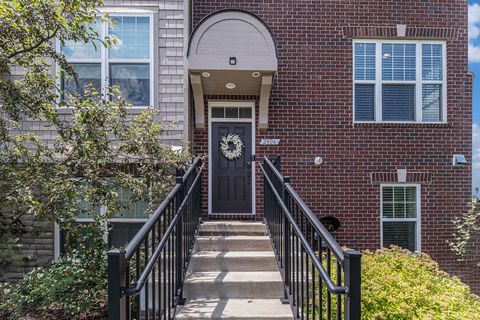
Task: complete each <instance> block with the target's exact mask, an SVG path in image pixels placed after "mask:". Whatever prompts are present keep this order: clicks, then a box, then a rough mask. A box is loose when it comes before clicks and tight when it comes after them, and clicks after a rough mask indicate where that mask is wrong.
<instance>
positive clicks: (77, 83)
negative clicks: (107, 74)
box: [62, 63, 101, 99]
mask: <svg viewBox="0 0 480 320" xmlns="http://www.w3.org/2000/svg"><path fill="white" fill-rule="evenodd" d="M72 67H73V69H74V70H75V72H76V73H77V78H74V77H68V78H67V76H66V75H63V77H62V92H63V99H67V98H68V94H75V93H79V94H81V95H82V94H83V93H84V89H85V86H86V85H91V86H93V88H95V89H96V90H97V91H98V92H100V90H101V67H100V64H99V63H73V64H72Z"/></svg>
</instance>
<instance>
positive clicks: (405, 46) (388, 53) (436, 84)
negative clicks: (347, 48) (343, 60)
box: [353, 40, 446, 123]
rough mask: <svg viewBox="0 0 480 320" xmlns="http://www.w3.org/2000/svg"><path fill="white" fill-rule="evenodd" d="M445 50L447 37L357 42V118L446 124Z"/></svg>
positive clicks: (374, 120) (355, 98)
mask: <svg viewBox="0 0 480 320" xmlns="http://www.w3.org/2000/svg"><path fill="white" fill-rule="evenodd" d="M445 54H446V51H445V42H442V41H399V40H378V41H376V40H356V41H354V43H353V59H354V61H353V64H354V68H353V73H354V74H353V79H354V94H353V106H354V110H353V113H354V121H355V122H380V123H385V122H386V123H392V122H400V123H443V122H446V106H445V101H446V88H445V87H446V59H445Z"/></svg>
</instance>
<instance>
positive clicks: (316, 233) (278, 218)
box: [260, 157, 361, 320]
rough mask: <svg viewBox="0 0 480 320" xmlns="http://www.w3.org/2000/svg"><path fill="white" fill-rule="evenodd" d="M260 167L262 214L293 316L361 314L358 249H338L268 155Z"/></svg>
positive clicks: (347, 316)
mask: <svg viewBox="0 0 480 320" xmlns="http://www.w3.org/2000/svg"><path fill="white" fill-rule="evenodd" d="M277 163H278V162H277ZM260 167H261V170H262V172H263V180H264V184H263V191H264V219H265V222H266V224H267V228H268V231H269V234H270V237H271V239H272V245H273V247H274V251H275V254H276V257H277V261H278V263H279V266H280V269H281V272H282V276H283V279H284V283H285V297H284V298H285V301H288V302H290V304H291V305H292V307H293V309H294V312H295V315H296V318H298V319H332V317H333V318H334V319H338V320H339V319H342V318H343V319H349V320H357V319H360V317H361V305H360V288H361V285H360V282H361V254H360V253H359V252H357V251H354V250H343V249H342V247H341V246H340V245H339V244H338V242H337V241H336V240H335V238H334V237H333V236H332V235H331V234H330V233H329V232H328V231H327V229H326V228H325V227H324V226H323V225H322V224H321V223H320V221H319V220H318V218H317V217H316V215H315V214H314V213H313V212H312V210H310V208H309V207H308V206H307V205H306V204H305V202H304V201H303V200H302V198H301V197H300V196H299V195H298V193H297V192H296V191H295V190H294V188H293V187H292V186H291V184H290V179H289V177H284V176H283V175H282V174H281V173H280V171H279V169H278V168H277V167H276V166H275V165H274V164H273V163H272V162H271V161H270V160H269V159H268V158H266V157H265V158H264V160H263V163H262V164H261V165H260ZM332 265H333V268H332ZM332 295H334V296H335V302H334V303H333V304H332Z"/></svg>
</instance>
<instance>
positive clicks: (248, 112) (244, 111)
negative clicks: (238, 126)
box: [239, 108, 252, 119]
mask: <svg viewBox="0 0 480 320" xmlns="http://www.w3.org/2000/svg"><path fill="white" fill-rule="evenodd" d="M239 112H240V118H245V119H248V118H251V117H252V108H240V111H239Z"/></svg>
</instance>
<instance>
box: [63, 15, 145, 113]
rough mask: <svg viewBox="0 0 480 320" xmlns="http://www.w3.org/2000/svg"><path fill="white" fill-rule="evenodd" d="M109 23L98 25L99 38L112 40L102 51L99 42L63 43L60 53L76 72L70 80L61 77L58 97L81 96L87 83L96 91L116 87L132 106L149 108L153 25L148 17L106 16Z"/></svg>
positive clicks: (99, 23) (102, 47)
mask: <svg viewBox="0 0 480 320" xmlns="http://www.w3.org/2000/svg"><path fill="white" fill-rule="evenodd" d="M109 15H110V20H111V21H112V24H108V23H106V22H98V23H97V24H96V25H95V28H96V29H97V32H98V34H99V36H101V37H104V36H106V35H108V36H110V37H112V38H114V39H116V44H115V45H113V46H111V47H109V48H105V47H104V46H103V45H101V44H100V43H95V44H92V43H87V44H85V43H78V42H73V41H70V42H67V43H65V45H64V46H62V47H61V52H62V53H63V54H64V55H65V57H66V58H67V60H68V62H69V63H70V64H71V65H72V66H73V68H74V69H75V71H76V73H77V78H76V79H74V78H73V77H72V78H68V77H65V76H64V75H62V76H61V89H62V98H63V99H67V98H68V94H69V93H80V94H82V93H83V88H84V86H85V85H87V84H90V85H91V86H93V87H94V88H95V89H97V90H98V91H99V92H100V90H102V89H103V88H106V87H108V86H117V87H118V88H119V89H120V91H121V95H122V96H123V97H124V98H126V99H127V100H128V101H129V102H130V103H131V104H132V105H133V106H135V107H148V106H151V105H153V81H152V79H153V26H152V20H153V19H152V17H151V14H146V13H142V14H140V13H139V14H135V13H128V14H127V13H110V14H109Z"/></svg>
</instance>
